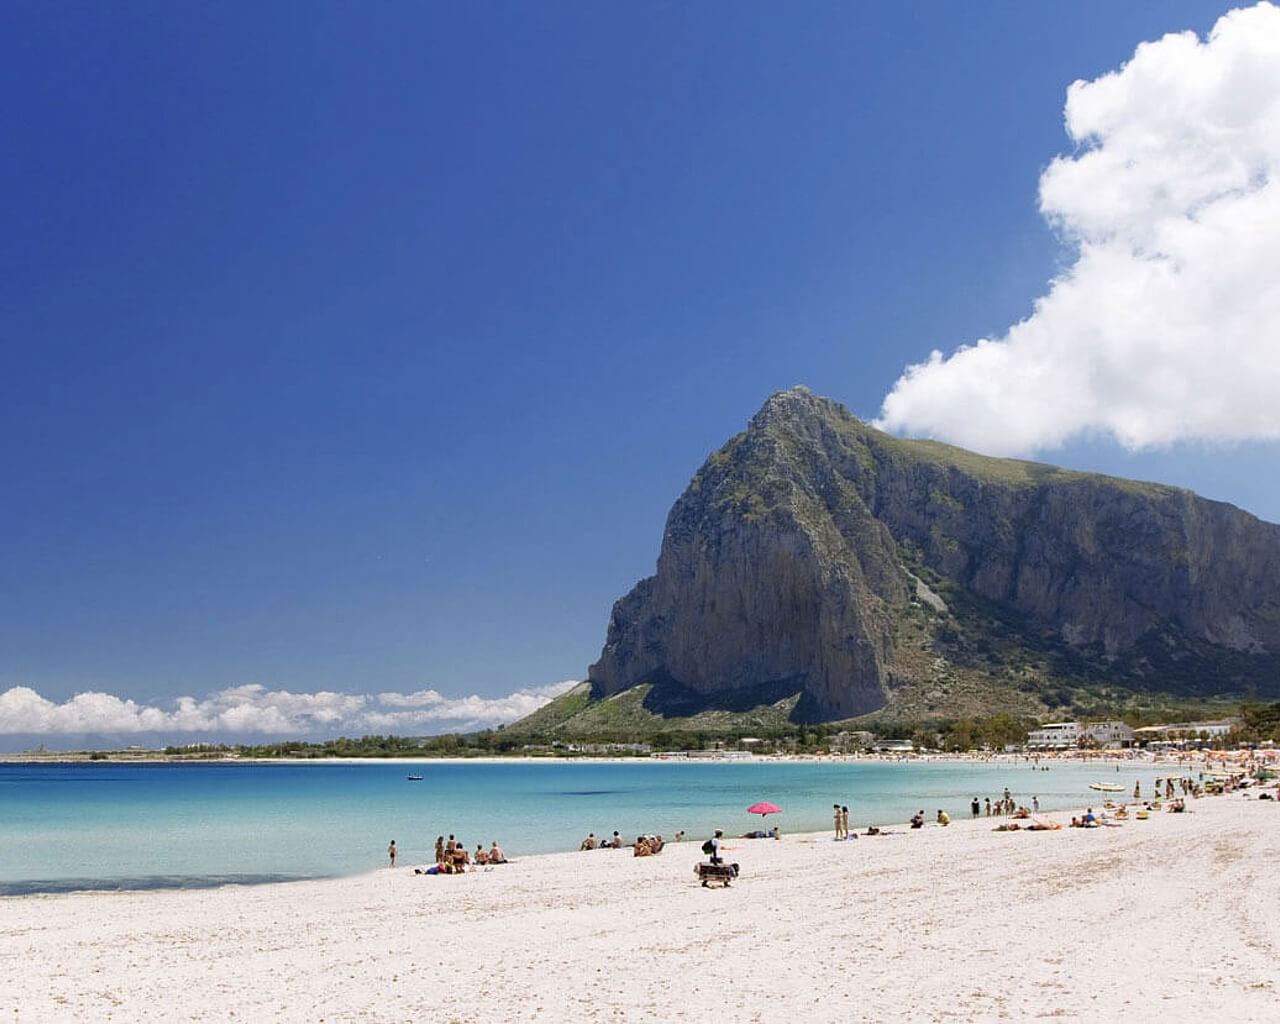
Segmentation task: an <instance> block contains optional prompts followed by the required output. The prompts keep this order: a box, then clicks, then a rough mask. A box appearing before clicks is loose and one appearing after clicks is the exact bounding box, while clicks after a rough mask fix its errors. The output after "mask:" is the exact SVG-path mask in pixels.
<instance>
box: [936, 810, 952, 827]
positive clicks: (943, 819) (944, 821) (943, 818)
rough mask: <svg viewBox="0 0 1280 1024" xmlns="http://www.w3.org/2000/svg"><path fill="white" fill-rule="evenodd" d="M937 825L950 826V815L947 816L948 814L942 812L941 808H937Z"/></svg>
mask: <svg viewBox="0 0 1280 1024" xmlns="http://www.w3.org/2000/svg"><path fill="white" fill-rule="evenodd" d="M938 824H939V825H950V824H951V815H949V814H948V813H947V812H946V811H944V810H943V809H942V808H941V807H939V808H938Z"/></svg>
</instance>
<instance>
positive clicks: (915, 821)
mask: <svg viewBox="0 0 1280 1024" xmlns="http://www.w3.org/2000/svg"><path fill="white" fill-rule="evenodd" d="M911 827H912V828H924V811H923V810H919V811H916V813H915V814H913V815H911Z"/></svg>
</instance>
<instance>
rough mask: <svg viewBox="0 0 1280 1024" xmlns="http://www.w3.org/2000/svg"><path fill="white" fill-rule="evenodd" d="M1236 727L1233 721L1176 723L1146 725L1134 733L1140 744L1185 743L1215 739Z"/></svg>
mask: <svg viewBox="0 0 1280 1024" xmlns="http://www.w3.org/2000/svg"><path fill="white" fill-rule="evenodd" d="M1235 726H1236V720H1235V719H1233V718H1232V719H1225V720H1223V721H1220V722H1176V723H1174V724H1173V725H1147V726H1144V727H1143V728H1141V729H1135V730H1134V733H1135V734H1136V737H1137V739H1138V742H1140V743H1179V744H1181V743H1185V742H1188V741H1190V742H1192V743H1194V742H1196V741H1198V740H1206V739H1217V738H1218V737H1219V736H1223V735H1225V734H1226V733H1229V732H1230V731H1231V730H1232V729H1234V728H1235Z"/></svg>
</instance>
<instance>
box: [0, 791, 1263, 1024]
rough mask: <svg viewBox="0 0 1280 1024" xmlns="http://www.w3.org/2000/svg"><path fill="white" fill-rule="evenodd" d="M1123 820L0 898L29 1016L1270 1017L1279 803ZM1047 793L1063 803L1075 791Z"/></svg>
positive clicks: (12, 1004)
mask: <svg viewBox="0 0 1280 1024" xmlns="http://www.w3.org/2000/svg"><path fill="white" fill-rule="evenodd" d="M1256 797H1257V791H1255V790H1249V791H1246V793H1235V794H1228V795H1225V796H1221V797H1207V798H1204V799H1200V800H1195V801H1190V802H1189V805H1188V806H1189V813H1187V814H1169V813H1164V812H1159V813H1153V814H1152V816H1151V818H1150V820H1148V821H1135V820H1132V819H1131V820H1130V821H1129V822H1128V823H1126V824H1125V825H1124V826H1122V827H1118V828H1101V829H1091V830H1080V829H1070V828H1064V829H1062V830H1061V831H1054V832H994V831H992V828H993V825H994V824H995V823H996V822H995V820H994V819H990V818H985V817H983V818H978V819H976V820H960V821H956V822H954V823H953V824H952V825H951V826H949V827H947V828H942V827H938V826H936V825H929V826H927V827H926V828H924V829H920V830H916V831H911V830H908V829H906V828H905V826H896V827H895V829H894V831H895V834H893V835H887V836H880V837H862V838H859V839H858V840H849V841H845V842H840V843H836V842H833V841H832V840H831V839H830V838H829V837H828V836H825V835H796V836H790V835H784V837H783V839H782V840H780V841H773V840H768V839H762V840H732V839H731V840H729V845H730V847H731V848H732V849H731V851H730V852H729V853H728V854H727V859H729V860H732V861H737V862H738V863H739V864H740V865H741V868H742V874H741V876H740V878H739V879H738V880H737V881H736V882H735V883H734V884H733V885H732V886H731V887H730V888H728V889H719V888H702V887H701V886H700V885H699V883H698V881H697V879H696V878H695V877H694V874H693V870H692V868H693V864H694V863H695V862H696V861H698V860H699V859H701V855H700V853H699V850H698V843H696V842H686V843H683V844H680V845H673V844H668V845H667V847H666V849H665V850H664V851H663V852H662V853H661V854H660V855H658V856H656V857H651V858H634V857H632V855H631V851H630V850H628V849H623V850H607V851H592V852H588V853H564V854H551V855H546V856H538V857H528V858H519V859H518V860H517V861H516V862H515V863H512V864H507V865H502V866H499V867H495V868H493V869H491V870H488V871H485V870H483V869H481V870H479V871H476V872H473V873H470V874H466V875H460V876H425V875H415V874H414V873H413V866H412V865H411V864H410V865H404V864H402V865H401V866H399V867H397V868H395V869H384V870H379V871H376V872H372V873H369V874H366V875H362V876H359V877H356V878H347V879H338V880H332V881H320V882H299V883H291V884H282V885H264V886H252V887H225V888H220V889H210V890H195V891H168V892H119V893H102V892H98V893H75V894H68V895H55V896H22V897H11V898H6V899H3V900H0V921H2V922H3V923H2V924H0V993H3V994H0V1013H2V1014H3V1017H4V1018H5V1019H7V1020H12V1021H15V1022H23V1024H25V1022H29V1021H30V1022H35V1021H42V1022H43V1021H63V1020H65V1021H72V1020H77V1021H107V1020H115V1021H215V1020H216V1021H226V1020H255V1021H256V1020H279V1021H330V1022H332V1021H427V1020H432V1021H459V1022H462V1021H466V1022H470V1021H476V1022H479V1021H485V1022H490V1021H513V1022H514V1021H537V1020H544V1021H562V1020H568V1019H582V1020H599V1021H622V1020H627V1021H630V1020H658V1019H663V1020H671V1019H675V1020H705V1019H707V1018H708V1017H717V1018H718V1019H721V1020H726V1021H729V1020H732V1021H782V1020H794V1019H796V1018H797V1017H798V1016H799V1017H803V1018H805V1019H808V1020H819V1021H825V1020H832V1021H834V1020H842V1021H847V1020H855V1021H880V1020H920V1021H969V1020H1035V1019H1041V1018H1062V1019H1082V1020H1092V1021H1097V1020H1119V1019H1121V1018H1133V1017H1135V1016H1136V1017H1137V1018H1138V1019H1147V1018H1150V1017H1155V1016H1159V1017H1160V1018H1161V1019H1163V1020H1165V1021H1182V1020H1187V1021H1191V1020H1196V1021H1203V1020H1204V1019H1223V1018H1226V1017H1228V1016H1229V1017H1230V1018H1231V1019H1233V1020H1235V1021H1255V1020H1256V1021H1269V1020H1274V1019H1276V1012H1277V1011H1276V1007H1277V1006H1278V1005H1280V992H1277V984H1278V983H1277V981H1276V980H1275V976H1276V971H1275V964H1276V962H1277V953H1280V913H1277V905H1276V896H1275V883H1274V865H1275V864H1276V863H1277V856H1278V855H1280V802H1274V801H1260V800H1258V799H1256ZM1048 817H1050V818H1052V819H1055V820H1058V821H1061V822H1063V823H1064V824H1065V823H1066V821H1067V820H1068V819H1069V815H1067V814H1063V813H1057V814H1053V815H1049V816H1048Z"/></svg>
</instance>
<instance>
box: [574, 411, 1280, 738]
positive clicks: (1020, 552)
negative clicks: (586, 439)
mask: <svg viewBox="0 0 1280 1024" xmlns="http://www.w3.org/2000/svg"><path fill="white" fill-rule="evenodd" d="M1278 655H1280V526H1276V525H1273V524H1270V523H1264V522H1262V521H1260V520H1258V519H1257V518H1255V517H1254V516H1251V515H1249V514H1248V513H1245V512H1243V511H1241V510H1240V509H1237V508H1234V507H1233V506H1230V505H1226V504H1222V503H1220V502H1213V501H1208V500H1206V499H1204V498H1200V497H1197V496H1196V495H1194V494H1192V493H1191V492H1189V491H1186V490H1181V489H1179V488H1175V487H1166V486H1162V485H1159V484H1149V483H1137V482H1134V481H1130V480H1122V479H1116V478H1110V477H1104V476H1099V475H1095V474H1088V473H1079V472H1072V471H1068V470H1064V469H1058V468H1055V467H1053V466H1048V465H1041V464H1037V463H1032V462H1024V461H1019V460H1013V459H993V458H987V457H984V456H979V455H975V454H973V453H971V452H967V451H964V450H962V449H958V448H953V447H950V446H948V445H943V444H939V443H936V442H932V441H909V440H902V439H900V438H896V437H893V436H890V435H888V434H884V433H881V432H880V431H877V430H875V429H873V428H871V427H869V426H867V425H866V424H865V423H862V422H861V421H860V420H858V419H856V418H855V417H854V416H852V415H851V414H850V413H849V412H848V411H847V410H846V409H844V408H843V407H842V406H840V405H839V404H837V403H835V402H832V401H830V400H828V399H825V398H822V397H819V396H817V395H815V394H813V393H812V392H810V391H809V390H808V389H806V388H803V387H797V388H793V389H791V390H789V391H784V392H781V393H779V394H776V395H774V396H772V397H771V398H770V399H769V400H768V401H767V402H766V403H765V404H764V407H763V408H762V409H761V410H760V411H759V412H758V413H757V414H756V415H755V416H754V417H753V418H752V420H751V422H750V424H749V425H748V427H747V430H746V431H745V432H744V433H742V434H739V435H738V436H737V437H735V438H733V439H732V440H730V441H729V442H728V443H727V444H726V445H725V446H724V447H723V448H721V449H720V450H719V451H717V452H715V453H714V454H713V455H712V456H711V457H710V458H709V459H707V461H706V463H705V464H704V465H703V466H702V468H701V469H700V470H699V471H698V473H697V475H696V476H694V478H693V480H692V482H691V483H690V484H689V486H688V488H687V490H686V491H685V492H684V494H683V495H681V496H680V498H679V500H678V501H677V502H676V503H675V506H674V507H673V508H672V510H671V512H670V515H669V516H668V519H667V525H666V532H665V534H664V537H663V542H662V549H661V553H660V554H659V557H658V566H657V573H656V574H655V575H654V576H651V577H649V578H647V579H644V580H641V581H640V582H639V583H638V584H637V585H636V586H635V588H634V589H633V590H632V591H631V592H630V593H629V594H627V595H626V596H625V597H623V598H622V599H621V600H620V601H618V602H617V604H616V605H615V606H614V609H613V615H612V617H611V619H610V622H609V631H608V637H607V640H606V643H605V646H604V650H603V652H602V654H601V657H600V660H599V661H598V662H596V664H594V665H592V666H591V669H590V675H589V679H590V682H591V695H592V698H593V699H604V698H609V697H611V696H613V695H617V694H621V693H623V692H625V691H629V690H631V689H633V688H635V687H638V686H646V687H649V688H650V689H649V690H648V696H647V697H646V702H647V704H648V706H650V709H651V710H658V711H662V710H663V706H664V705H665V706H668V707H670V708H672V709H675V708H684V709H685V710H686V711H688V712H690V713H692V711H694V710H696V709H698V708H700V707H702V708H705V707H716V706H730V705H734V704H737V705H742V704H744V703H750V702H751V700H756V701H757V702H758V703H760V704H762V705H763V704H767V703H770V702H776V701H777V700H778V699H779V697H780V696H782V695H785V694H787V693H791V694H793V695H794V694H798V696H799V699H798V701H797V702H796V703H795V705H794V716H795V717H796V718H798V719H806V718H807V719H809V720H831V719H844V718H852V717H856V716H862V715H866V714H868V713H871V712H878V713H880V714H881V715H888V716H889V717H893V716H898V717H924V716H927V715H935V716H936V715H946V714H982V713H992V712H994V711H999V710H1012V711H1017V712H1022V713H1028V714H1039V713H1043V712H1044V711H1046V710H1048V709H1051V708H1053V707H1055V706H1058V705H1068V704H1070V705H1073V706H1075V707H1076V708H1080V707H1083V706H1087V705H1088V704H1089V703H1090V702H1092V703H1094V704H1099V705H1101V704H1109V705H1115V704H1116V703H1123V702H1125V701H1127V700H1132V699H1138V698H1140V697H1141V695H1143V694H1162V693H1163V694H1178V695H1182V696H1189V697H1214V696H1249V695H1255V696H1268V695H1277V694H1280V657H1278ZM673 713H674V710H673Z"/></svg>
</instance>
